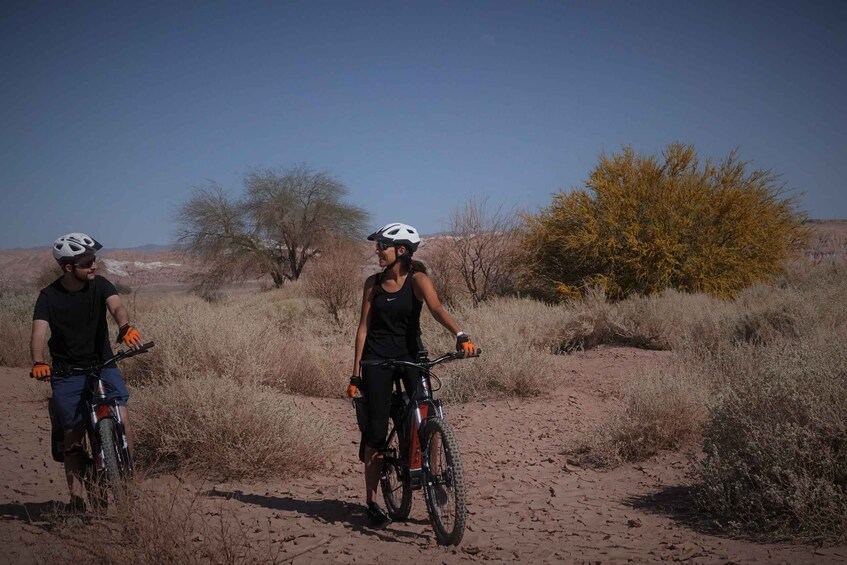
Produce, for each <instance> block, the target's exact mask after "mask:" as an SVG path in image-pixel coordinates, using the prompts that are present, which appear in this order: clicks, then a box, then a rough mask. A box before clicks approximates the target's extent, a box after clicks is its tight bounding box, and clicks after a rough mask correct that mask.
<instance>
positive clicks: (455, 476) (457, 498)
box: [424, 418, 468, 545]
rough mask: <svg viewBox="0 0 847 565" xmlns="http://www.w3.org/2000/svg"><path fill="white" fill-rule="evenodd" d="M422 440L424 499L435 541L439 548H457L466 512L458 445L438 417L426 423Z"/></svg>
mask: <svg viewBox="0 0 847 565" xmlns="http://www.w3.org/2000/svg"><path fill="white" fill-rule="evenodd" d="M424 439H425V441H424V449H425V455H426V467H427V476H426V477H425V478H424V495H425V496H424V498H425V499H426V508H427V511H428V512H429V518H430V520H431V521H432V528H433V530H435V538H436V540H438V543H440V544H442V545H459V542H461V541H462V536H463V535H464V534H465V520H466V519H467V513H468V509H467V503H466V498H465V497H466V491H465V477H464V472H463V470H462V461H461V458H460V457H459V444H458V442H457V441H456V436H455V435H454V434H453V429H452V428H451V427H450V425H449V424H448V423H447V422H445V421H444V420H442V419H440V418H433V419H432V420H429V421H428V422H427V424H426V432H425V434H424Z"/></svg>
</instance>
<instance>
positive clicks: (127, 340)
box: [115, 324, 141, 350]
mask: <svg viewBox="0 0 847 565" xmlns="http://www.w3.org/2000/svg"><path fill="white" fill-rule="evenodd" d="M115 343H123V344H124V345H128V346H129V347H130V349H136V350H137V349H139V348H141V334H140V333H138V330H137V329H135V328H134V327H133V326H130V325H129V324H124V325H122V326H121V329H120V331H119V332H118V339H117V341H116V342H115Z"/></svg>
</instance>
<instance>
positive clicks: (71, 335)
mask: <svg viewBox="0 0 847 565" xmlns="http://www.w3.org/2000/svg"><path fill="white" fill-rule="evenodd" d="M117 293H118V292H117V291H116V290H115V287H114V285H113V284H112V283H110V282H109V281H107V280H106V279H104V278H103V277H101V276H99V275H98V276H96V277H94V280H93V281H91V282H87V283H85V286H84V287H82V289H81V290H79V291H77V292H70V291H69V290H67V289H66V288H65V287H64V286H62V282H61V278H59V279H56V281H55V282H53V284H51V285H50V286H48V287H45V288H44V289H42V290H41V293H40V294H39V295H38V300H36V302H35V313H34V314H33V316H32V318H33V320H44V321H46V322H47V323H49V324H50V341H49V342H48V344H47V345H48V347H49V348H50V356H51V357H52V358H53V365H54V367H56V368H57V369H58V370H62V369H67V368H69V367H87V366H91V365H94V364H97V363H102V362H103V361H104V360H106V359H109V358H110V357H112V348H111V346H110V345H109V328H108V325H107V324H106V312H107V308H106V299H107V298H109V297H110V296H113V295H115V294H117Z"/></svg>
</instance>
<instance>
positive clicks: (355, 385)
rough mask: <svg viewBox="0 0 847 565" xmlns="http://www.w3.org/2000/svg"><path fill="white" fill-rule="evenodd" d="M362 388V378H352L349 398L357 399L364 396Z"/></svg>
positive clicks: (348, 386)
mask: <svg viewBox="0 0 847 565" xmlns="http://www.w3.org/2000/svg"><path fill="white" fill-rule="evenodd" d="M361 386H362V377H357V376H355V375H354V376H352V377H350V384H349V385H347V398H356V397H357V396H362V393H361V391H360V390H359V387H361Z"/></svg>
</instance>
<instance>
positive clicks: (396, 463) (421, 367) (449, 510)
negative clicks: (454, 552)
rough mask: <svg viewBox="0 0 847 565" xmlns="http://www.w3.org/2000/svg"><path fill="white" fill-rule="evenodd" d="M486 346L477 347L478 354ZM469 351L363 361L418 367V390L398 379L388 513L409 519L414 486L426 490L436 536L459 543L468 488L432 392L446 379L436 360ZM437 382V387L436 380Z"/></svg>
mask: <svg viewBox="0 0 847 565" xmlns="http://www.w3.org/2000/svg"><path fill="white" fill-rule="evenodd" d="M479 353H481V350H477V355H478V354H479ZM464 358H465V355H464V353H461V352H459V353H446V354H444V355H441V356H440V357H437V358H435V359H433V360H430V359H429V358H428V357H427V353H426V352H425V351H424V352H421V354H420V355H419V356H418V359H417V361H415V362H412V361H403V360H399V359H386V360H367V361H362V365H373V366H382V367H410V368H413V369H417V370H418V371H417V372H418V375H419V376H418V378H417V379H416V381H417V382H415V388H416V390H414V391H411V396H409V395H408V394H405V393H404V392H403V391H402V388H401V386H400V379H395V381H394V392H393V393H392V395H391V420H392V422H393V427H392V429H391V431H390V432H389V434H388V440H387V441H386V444H385V447H384V448H383V449H382V450H381V453H382V457H383V466H382V474H381V476H380V481H379V482H380V486H381V489H382V496H383V498H384V499H385V506H386V509H387V511H388V515H389V516H390V517H391V519H392V520H405V519H406V518H408V517H409V512H410V511H411V509H412V491H413V490H420V489H423V491H424V500H425V501H426V508H427V513H428V514H429V518H430V521H431V522H432V527H433V530H434V531H435V538H436V540H437V541H438V543H440V544H442V545H459V542H461V541H462V536H463V535H464V532H465V520H466V518H467V506H466V496H467V494H466V492H467V491H466V489H465V479H464V472H463V470H462V460H461V457H460V455H459V444H458V442H457V441H456V436H455V434H454V433H453V429H452V428H451V427H450V425H449V424H448V423H447V422H446V421H445V420H444V408H443V406H442V403H441V401H440V400H436V399H435V398H433V395H432V393H433V392H434V391H437V390H438V389H439V388H441V382H440V381H439V380H438V377H436V376H435V375H434V374H432V372H431V370H432V368H433V367H435V366H436V365H440V364H441V363H446V362H448V361H454V360H457V359H464ZM433 381H434V382H435V383H436V388H435V389H433V387H432V383H433Z"/></svg>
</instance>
